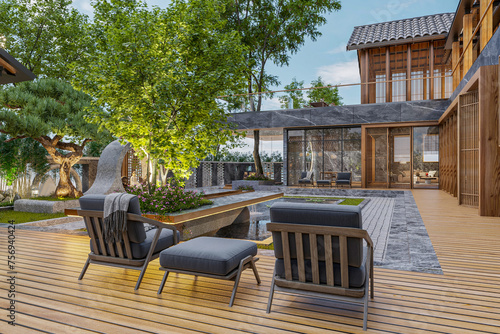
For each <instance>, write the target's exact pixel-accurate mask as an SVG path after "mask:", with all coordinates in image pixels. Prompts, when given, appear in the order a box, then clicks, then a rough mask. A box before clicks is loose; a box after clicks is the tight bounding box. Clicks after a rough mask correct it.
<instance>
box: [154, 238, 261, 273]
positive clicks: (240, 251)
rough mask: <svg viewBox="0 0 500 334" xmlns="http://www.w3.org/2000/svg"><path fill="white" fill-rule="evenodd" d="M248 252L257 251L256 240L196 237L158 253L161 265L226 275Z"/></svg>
mask: <svg viewBox="0 0 500 334" xmlns="http://www.w3.org/2000/svg"><path fill="white" fill-rule="evenodd" d="M248 255H252V256H255V255H257V244H255V243H254V242H251V241H245V240H233V239H224V238H213V237H199V238H195V239H192V240H189V241H186V242H183V243H181V244H178V245H175V246H173V247H170V248H168V249H165V250H164V251H162V252H161V253H160V265H161V266H162V267H164V268H171V269H177V270H186V271H193V272H199V273H205V274H213V275H221V276H225V275H227V274H229V273H230V272H231V271H233V270H234V269H236V268H237V267H238V266H239V264H240V261H241V260H242V259H244V258H245V257H247V256H248Z"/></svg>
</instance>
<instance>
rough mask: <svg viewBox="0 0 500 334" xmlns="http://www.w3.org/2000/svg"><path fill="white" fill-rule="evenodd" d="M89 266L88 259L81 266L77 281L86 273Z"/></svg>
mask: <svg viewBox="0 0 500 334" xmlns="http://www.w3.org/2000/svg"><path fill="white" fill-rule="evenodd" d="M89 264H90V258H87V262H85V265H84V266H83V269H82V272H81V273H80V276H79V277H78V280H79V281H80V280H81V279H82V278H83V276H84V275H85V273H86V272H87V268H88V267H89Z"/></svg>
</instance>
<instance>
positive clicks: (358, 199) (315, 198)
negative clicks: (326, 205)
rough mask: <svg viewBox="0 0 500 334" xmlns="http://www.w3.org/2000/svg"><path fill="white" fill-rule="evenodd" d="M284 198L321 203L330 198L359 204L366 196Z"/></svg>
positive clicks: (343, 203)
mask: <svg viewBox="0 0 500 334" xmlns="http://www.w3.org/2000/svg"><path fill="white" fill-rule="evenodd" d="M283 198H304V199H306V201H308V200H309V201H308V202H316V203H321V202H324V201H328V200H343V201H342V202H341V203H339V205H359V204H361V202H363V201H364V198H345V197H315V196H283Z"/></svg>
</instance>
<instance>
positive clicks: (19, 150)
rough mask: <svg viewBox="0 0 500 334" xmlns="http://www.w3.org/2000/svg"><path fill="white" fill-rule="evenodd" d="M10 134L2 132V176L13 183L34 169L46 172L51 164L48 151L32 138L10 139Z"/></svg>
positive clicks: (37, 171) (0, 140)
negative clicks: (48, 160)
mask: <svg viewBox="0 0 500 334" xmlns="http://www.w3.org/2000/svg"><path fill="white" fill-rule="evenodd" d="M9 139H11V137H10V136H8V135H5V134H2V133H0V157H2V158H1V159H0V177H2V178H3V179H4V180H6V181H7V184H8V185H11V184H12V182H13V181H14V180H16V179H17V178H19V177H21V175H23V174H25V173H26V172H28V170H31V171H33V172H34V173H37V174H44V173H45V172H46V171H47V170H48V168H49V164H48V162H47V157H46V156H47V151H46V150H45V149H44V148H43V146H42V145H40V143H38V142H36V141H35V140H33V139H31V138H24V139H19V140H14V141H8V140H9Z"/></svg>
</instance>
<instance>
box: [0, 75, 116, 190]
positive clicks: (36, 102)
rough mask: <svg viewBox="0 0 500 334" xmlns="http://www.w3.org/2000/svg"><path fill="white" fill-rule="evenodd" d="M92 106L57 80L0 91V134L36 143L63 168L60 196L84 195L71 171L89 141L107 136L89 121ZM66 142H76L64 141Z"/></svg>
mask: <svg viewBox="0 0 500 334" xmlns="http://www.w3.org/2000/svg"><path fill="white" fill-rule="evenodd" d="M91 102H92V99H91V98H90V96H88V95H86V94H84V93H82V92H80V91H77V90H75V89H74V88H73V87H72V86H71V85H70V84H68V83H66V82H64V81H61V80H57V79H49V78H45V79H38V80H36V81H30V82H23V83H20V84H18V85H17V86H15V87H13V86H11V87H7V88H3V89H1V90H0V105H2V106H3V107H2V108H1V109H0V132H1V133H4V134H8V135H9V136H11V138H10V139H9V140H7V141H8V142H9V141H12V140H16V139H22V138H32V139H34V140H36V141H37V142H39V143H40V144H41V145H42V146H43V147H44V148H45V149H46V150H47V152H48V153H49V154H50V156H51V157H52V159H53V160H54V162H55V163H58V164H60V165H61V168H60V172H59V175H60V180H59V184H58V185H57V188H56V195H57V196H61V197H77V196H81V195H82V193H81V192H80V191H78V190H76V189H75V187H74V186H73V184H72V183H71V181H70V170H71V167H72V166H73V165H74V164H75V163H77V162H78V160H80V158H81V157H82V155H83V149H84V148H85V145H86V144H87V143H88V142H89V141H91V140H92V139H100V138H101V137H103V136H105V135H106V132H105V131H98V127H97V126H96V125H94V124H90V123H87V122H86V121H85V115H86V114H87V112H88V108H90V107H91ZM66 139H71V141H72V142H69V141H63V140H66ZM74 142H78V143H79V144H75V143H74Z"/></svg>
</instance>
